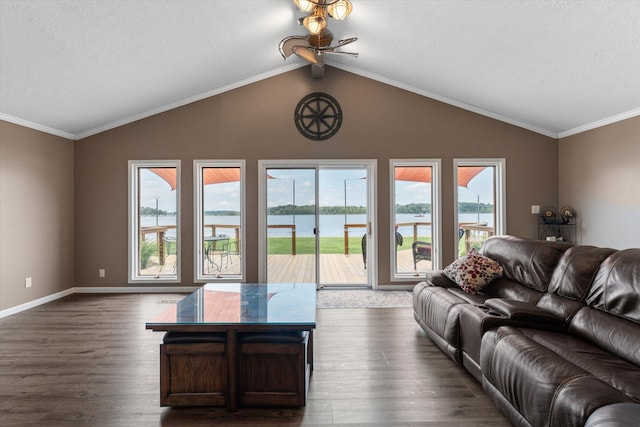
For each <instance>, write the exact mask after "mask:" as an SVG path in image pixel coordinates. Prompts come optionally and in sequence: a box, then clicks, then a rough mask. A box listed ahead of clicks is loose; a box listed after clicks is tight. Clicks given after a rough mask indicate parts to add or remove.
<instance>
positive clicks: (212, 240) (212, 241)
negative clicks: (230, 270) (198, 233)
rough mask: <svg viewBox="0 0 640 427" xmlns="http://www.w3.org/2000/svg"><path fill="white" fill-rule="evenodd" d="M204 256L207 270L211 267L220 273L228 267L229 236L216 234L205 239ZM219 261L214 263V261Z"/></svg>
mask: <svg viewBox="0 0 640 427" xmlns="http://www.w3.org/2000/svg"><path fill="white" fill-rule="evenodd" d="M204 254H205V257H206V259H207V260H208V261H209V269H211V267H212V266H213V267H214V268H215V269H216V270H218V271H222V268H223V263H224V262H225V261H226V264H224V268H226V267H227V266H228V265H229V258H230V255H229V236H228V235H226V234H217V235H215V236H213V237H208V238H205V248H204ZM217 258H219V261H218V262H216V259H217Z"/></svg>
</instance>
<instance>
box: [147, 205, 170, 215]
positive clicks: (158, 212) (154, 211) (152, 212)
mask: <svg viewBox="0 0 640 427" xmlns="http://www.w3.org/2000/svg"><path fill="white" fill-rule="evenodd" d="M175 214H176V213H175V212H167V211H165V210H162V209H156V208H149V207H147V206H141V207H140V215H141V216H156V215H157V216H166V215H175Z"/></svg>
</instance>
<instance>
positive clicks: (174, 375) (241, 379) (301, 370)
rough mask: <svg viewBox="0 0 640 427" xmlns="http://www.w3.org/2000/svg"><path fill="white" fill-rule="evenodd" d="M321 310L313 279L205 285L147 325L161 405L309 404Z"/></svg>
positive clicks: (230, 406) (230, 407)
mask: <svg viewBox="0 0 640 427" xmlns="http://www.w3.org/2000/svg"><path fill="white" fill-rule="evenodd" d="M315 313H316V286H315V284H313V283H301V284H281V283H277V284H276V283H270V284H257V283H216V284H211V283H209V284H206V285H204V286H203V287H202V288H200V289H198V290H197V291H195V292H193V293H192V294H190V295H189V296H187V297H185V298H184V299H183V300H181V301H180V302H178V303H176V304H174V305H172V306H170V307H169V308H168V309H167V310H166V311H165V312H163V313H162V314H160V315H159V316H158V317H156V318H155V319H153V320H152V321H150V322H148V323H147V324H146V328H147V329H151V330H153V331H164V332H166V334H165V337H164V340H163V344H161V345H160V404H161V406H224V405H226V406H227V407H228V408H229V409H230V410H236V409H237V408H238V406H304V404H305V402H306V396H307V388H308V385H309V378H310V375H311V371H312V369H313V329H314V328H315V326H316V323H315V321H316V320H315V319H316V316H315Z"/></svg>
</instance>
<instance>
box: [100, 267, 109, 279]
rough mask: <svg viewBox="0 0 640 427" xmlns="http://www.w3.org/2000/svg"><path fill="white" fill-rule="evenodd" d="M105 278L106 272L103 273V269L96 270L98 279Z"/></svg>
mask: <svg viewBox="0 0 640 427" xmlns="http://www.w3.org/2000/svg"><path fill="white" fill-rule="evenodd" d="M106 276H107V272H106V271H105V269H104V268H101V269H100V270H98V277H100V278H101V279H104V278H105V277H106Z"/></svg>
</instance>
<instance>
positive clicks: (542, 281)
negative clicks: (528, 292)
mask: <svg viewBox="0 0 640 427" xmlns="http://www.w3.org/2000/svg"><path fill="white" fill-rule="evenodd" d="M571 246H572V245H571V244H570V243H566V242H548V241H540V240H529V239H523V238H519V237H514V236H494V237H490V238H488V239H487V240H485V241H484V243H483V244H482V247H481V248H480V253H481V254H482V255H484V256H487V257H489V258H491V259H493V260H495V261H497V262H498V263H499V264H500V265H502V267H503V269H504V273H503V274H504V277H506V278H508V279H511V280H514V281H516V282H519V283H521V284H522V285H524V286H527V287H529V288H533V289H535V290H538V291H546V290H547V287H548V286H549V282H550V281H551V276H552V275H553V270H554V268H555V267H556V265H557V264H558V260H559V259H560V256H561V255H562V254H563V253H564V252H565V251H566V250H567V249H569V248H570V247H571Z"/></svg>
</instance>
